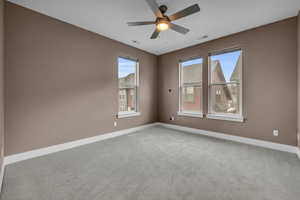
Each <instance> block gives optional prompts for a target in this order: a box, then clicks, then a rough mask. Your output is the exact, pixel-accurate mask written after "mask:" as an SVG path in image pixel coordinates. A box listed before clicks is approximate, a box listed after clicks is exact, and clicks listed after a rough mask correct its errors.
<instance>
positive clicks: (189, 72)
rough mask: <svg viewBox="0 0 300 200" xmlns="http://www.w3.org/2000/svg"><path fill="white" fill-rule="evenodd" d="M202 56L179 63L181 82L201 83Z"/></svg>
mask: <svg viewBox="0 0 300 200" xmlns="http://www.w3.org/2000/svg"><path fill="white" fill-rule="evenodd" d="M202 62H203V60H202V58H197V59H193V60H189V61H185V62H182V63H181V82H182V84H190V83H202Z"/></svg>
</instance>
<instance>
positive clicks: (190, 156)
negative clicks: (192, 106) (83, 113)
mask: <svg viewBox="0 0 300 200" xmlns="http://www.w3.org/2000/svg"><path fill="white" fill-rule="evenodd" d="M297 199H300V161H299V159H298V158H297V157H296V155H294V154H290V153H284V152H279V151H273V150H268V149H264V148H259V147H254V146H250V145H245V144H239V143H234V142H230V141H223V140H219V139H215V138H209V137H205V136H199V135H193V134H188V133H183V132H179V131H174V130H170V129H166V128H162V127H152V128H148V129H146V130H143V131H139V132H136V133H132V134H129V135H125V136H121V137H117V138H113V139H109V140H105V141H101V142H97V143H94V144H89V145H85V146H82V147H79V148H74V149H71V150H67V151H63V152H59V153H54V154H51V155H47V156H43V157H39V158H35V159H31V160H26V161H23V162H19V163H15V164H12V165H9V166H7V167H6V171H5V177H4V186H3V193H2V196H1V200H297Z"/></svg>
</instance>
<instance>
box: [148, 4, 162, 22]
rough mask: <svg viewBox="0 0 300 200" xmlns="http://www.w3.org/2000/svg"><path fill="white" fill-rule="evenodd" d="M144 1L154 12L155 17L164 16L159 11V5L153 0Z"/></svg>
mask: <svg viewBox="0 0 300 200" xmlns="http://www.w3.org/2000/svg"><path fill="white" fill-rule="evenodd" d="M146 2H147V3H148V5H149V6H150V8H151V10H152V11H153V13H154V14H155V16H156V17H159V18H163V17H164V16H163V14H162V13H161V11H160V10H159V6H158V4H157V3H156V1H155V0H146Z"/></svg>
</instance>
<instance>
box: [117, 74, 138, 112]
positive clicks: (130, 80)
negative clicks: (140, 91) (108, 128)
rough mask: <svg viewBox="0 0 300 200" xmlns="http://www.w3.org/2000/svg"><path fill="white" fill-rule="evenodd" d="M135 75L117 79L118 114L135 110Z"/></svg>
mask: <svg viewBox="0 0 300 200" xmlns="http://www.w3.org/2000/svg"><path fill="white" fill-rule="evenodd" d="M134 81H135V74H133V73H132V74H128V75H127V76H125V77H122V78H119V112H130V111H134V110H135V100H134V96H135V95H134V93H135V86H134V85H135V83H134Z"/></svg>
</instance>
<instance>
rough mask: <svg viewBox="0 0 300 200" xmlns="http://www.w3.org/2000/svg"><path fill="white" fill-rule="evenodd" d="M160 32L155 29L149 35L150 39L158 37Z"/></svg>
mask: <svg viewBox="0 0 300 200" xmlns="http://www.w3.org/2000/svg"><path fill="white" fill-rule="evenodd" d="M159 33H160V31H159V30H158V29H155V31H154V32H153V34H152V35H151V39H156V38H157V37H158V35H159Z"/></svg>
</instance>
